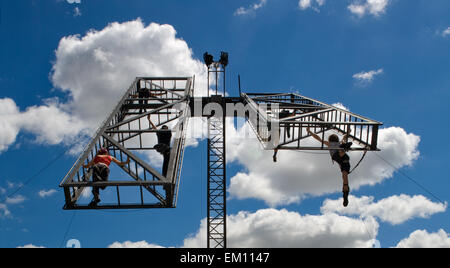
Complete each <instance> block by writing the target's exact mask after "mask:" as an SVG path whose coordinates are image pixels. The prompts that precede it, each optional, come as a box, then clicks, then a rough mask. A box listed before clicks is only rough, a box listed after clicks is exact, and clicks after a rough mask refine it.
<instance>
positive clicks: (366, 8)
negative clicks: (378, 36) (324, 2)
mask: <svg viewBox="0 0 450 268" xmlns="http://www.w3.org/2000/svg"><path fill="white" fill-rule="evenodd" d="M389 3H390V0H354V1H353V2H352V3H351V4H350V5H349V6H348V9H349V10H350V12H351V13H353V14H355V15H357V16H358V17H360V18H362V17H364V16H365V15H366V14H370V15H373V16H376V17H378V16H380V15H382V14H384V13H385V12H386V8H387V6H388V5H389Z"/></svg>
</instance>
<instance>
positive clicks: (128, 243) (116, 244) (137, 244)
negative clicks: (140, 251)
mask: <svg viewBox="0 0 450 268" xmlns="http://www.w3.org/2000/svg"><path fill="white" fill-rule="evenodd" d="M108 248H164V247H162V246H159V245H155V244H149V243H147V242H145V241H139V242H131V241H126V242H123V243H120V242H114V243H113V244H111V245H109V246H108Z"/></svg>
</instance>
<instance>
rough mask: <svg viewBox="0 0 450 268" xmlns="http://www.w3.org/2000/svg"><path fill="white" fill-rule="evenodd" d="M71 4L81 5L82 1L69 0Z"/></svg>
mask: <svg viewBox="0 0 450 268" xmlns="http://www.w3.org/2000/svg"><path fill="white" fill-rule="evenodd" d="M67 3H69V4H81V0H67Z"/></svg>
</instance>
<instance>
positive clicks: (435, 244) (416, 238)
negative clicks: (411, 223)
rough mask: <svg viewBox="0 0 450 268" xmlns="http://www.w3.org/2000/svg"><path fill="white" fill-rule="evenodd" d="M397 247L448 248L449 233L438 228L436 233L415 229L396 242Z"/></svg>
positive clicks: (449, 242)
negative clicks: (406, 236)
mask: <svg viewBox="0 0 450 268" xmlns="http://www.w3.org/2000/svg"><path fill="white" fill-rule="evenodd" d="M397 248H450V236H449V234H448V233H447V232H446V231H445V230H443V229H440V230H439V231H438V232H436V233H428V231H427V230H417V231H414V232H413V233H411V234H410V235H409V237H408V238H405V239H403V240H402V241H400V242H399V243H398V244H397Z"/></svg>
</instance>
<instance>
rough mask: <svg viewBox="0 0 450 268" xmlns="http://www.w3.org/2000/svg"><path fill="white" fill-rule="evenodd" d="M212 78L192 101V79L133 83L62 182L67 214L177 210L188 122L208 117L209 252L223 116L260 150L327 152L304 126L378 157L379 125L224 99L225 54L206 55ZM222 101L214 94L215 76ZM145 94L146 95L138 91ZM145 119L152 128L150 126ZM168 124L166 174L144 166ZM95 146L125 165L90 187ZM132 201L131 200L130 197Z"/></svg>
mask: <svg viewBox="0 0 450 268" xmlns="http://www.w3.org/2000/svg"><path fill="white" fill-rule="evenodd" d="M204 59H205V63H206V65H207V66H208V85H210V83H209V82H210V81H209V80H210V77H211V76H212V77H215V84H214V85H215V92H212V95H211V96H210V95H209V93H208V96H206V97H194V95H193V90H194V78H191V77H159V78H155V77H153V78H152V77H138V78H136V79H135V81H134V82H133V83H132V85H131V86H130V87H129V89H128V90H127V91H126V93H125V94H124V96H123V97H122V98H121V99H120V101H119V102H118V103H117V105H116V106H115V108H114V110H113V111H112V112H111V114H109V115H108V117H107V119H106V120H105V121H104V122H103V123H102V124H101V126H100V128H99V129H98V131H97V132H96V133H95V135H94V138H93V139H92V140H91V141H90V142H89V144H88V145H87V146H86V148H85V149H84V151H83V152H82V153H81V155H80V156H79V158H78V159H77V161H76V162H75V164H74V165H73V167H72V168H71V169H70V171H69V172H68V173H67V175H66V176H65V177H64V179H63V181H62V182H61V184H60V187H62V188H63V189H64V195H65V205H64V209H66V210H79V209H85V210H87V209H95V210H98V209H138V208H175V207H176V205H177V200H178V188H179V184H180V178H181V169H182V164H183V155H184V146H185V138H186V130H187V126H188V121H189V118H191V117H204V118H207V119H208V170H207V175H208V181H207V196H208V198H207V199H208V203H207V217H208V218H207V223H208V234H207V246H208V248H226V247H227V241H226V229H227V228H226V128H225V118H226V117H243V118H245V119H246V120H247V122H248V124H249V125H250V126H251V128H252V129H253V130H254V132H255V134H256V136H257V138H258V139H259V141H260V142H261V144H262V146H263V148H264V149H265V150H273V149H278V150H316V151H317V150H330V149H338V148H328V147H326V146H325V145H324V144H317V143H313V144H312V143H310V142H305V141H304V139H306V138H308V137H310V134H309V133H308V132H307V131H306V129H307V128H310V129H311V130H312V131H313V132H314V133H316V134H318V135H321V136H322V139H323V140H324V139H325V135H326V133H327V132H334V133H339V134H342V135H344V134H348V135H349V137H350V139H351V140H352V141H353V142H354V145H353V147H352V149H351V150H354V151H378V148H377V140H378V129H379V126H380V125H382V123H380V122H377V121H374V120H371V119H368V118H366V117H363V116H360V115H357V114H354V113H351V112H349V111H346V110H343V109H340V108H337V107H334V106H331V105H328V104H325V103H323V102H320V101H317V100H314V99H311V98H308V97H305V96H302V95H299V94H294V93H241V94H240V96H238V97H227V96H226V95H225V67H226V66H227V64H228V54H226V53H222V55H221V58H220V60H219V61H218V62H214V60H213V57H212V56H211V55H209V54H207V53H205V55H204ZM220 75H222V79H223V81H222V82H223V95H220V94H219V84H220V83H219V78H220ZM143 90H144V91H146V92H147V93H146V94H147V95H141V93H140V92H142V91H143ZM149 119H150V120H151V121H152V122H153V124H154V125H155V126H156V128H157V129H154V128H152V127H150V126H151V124H150V122H149ZM163 125H169V126H170V129H171V131H172V133H173V134H175V135H174V139H173V141H172V143H171V148H170V160H169V162H168V169H167V175H166V176H163V175H162V174H163V172H160V171H159V170H160V167H159V166H158V167H155V165H154V164H152V163H153V162H150V161H148V159H149V155H148V154H149V152H150V154H152V157H158V153H157V152H156V149H155V148H154V145H155V144H156V135H157V133H158V132H159V131H161V129H160V127H161V126H163ZM100 148H107V149H108V150H109V152H110V154H111V155H113V156H114V157H116V158H117V159H118V160H120V161H124V160H125V159H127V158H130V159H131V162H130V163H129V164H128V165H126V166H124V167H122V168H117V170H115V169H114V167H113V166H111V176H110V178H109V180H108V181H104V182H92V180H91V179H90V178H91V176H92V171H91V170H86V169H84V168H83V164H87V163H88V162H90V161H91V160H92V159H93V158H94V157H95V156H96V154H97V152H98V151H99V149H100ZM91 187H99V188H105V191H104V192H102V194H101V197H102V202H101V203H99V204H98V205H97V206H95V207H92V206H89V205H88V203H89V200H88V199H87V198H86V197H84V195H83V192H85V193H89V191H88V189H89V188H91ZM130 196H133V197H134V199H133V198H130Z"/></svg>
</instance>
